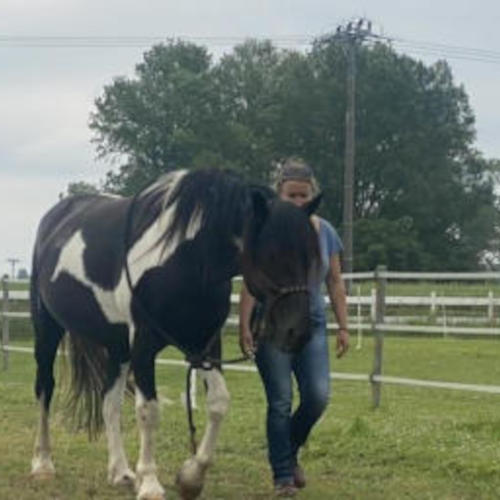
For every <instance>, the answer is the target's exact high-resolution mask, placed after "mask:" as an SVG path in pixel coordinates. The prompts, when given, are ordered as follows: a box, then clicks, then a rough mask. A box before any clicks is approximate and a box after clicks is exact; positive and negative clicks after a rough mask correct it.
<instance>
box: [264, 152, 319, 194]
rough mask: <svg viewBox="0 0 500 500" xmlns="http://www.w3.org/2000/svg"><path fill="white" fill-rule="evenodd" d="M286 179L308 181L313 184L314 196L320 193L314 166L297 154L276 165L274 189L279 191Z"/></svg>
mask: <svg viewBox="0 0 500 500" xmlns="http://www.w3.org/2000/svg"><path fill="white" fill-rule="evenodd" d="M286 181H299V182H308V183H309V184H310V185H311V188H312V194H313V196H315V195H317V194H318V193H319V184H318V181H317V180H316V177H314V172H313V170H312V168H311V167H310V166H309V165H308V164H307V163H306V162H305V161H304V160H303V159H302V158H299V157H297V156H291V157H289V158H287V159H286V160H285V161H284V162H282V163H278V164H277V165H276V170H275V174H274V179H273V183H272V186H273V188H274V190H275V191H276V192H277V193H279V192H280V191H281V188H282V187H283V184H284V183H285V182H286Z"/></svg>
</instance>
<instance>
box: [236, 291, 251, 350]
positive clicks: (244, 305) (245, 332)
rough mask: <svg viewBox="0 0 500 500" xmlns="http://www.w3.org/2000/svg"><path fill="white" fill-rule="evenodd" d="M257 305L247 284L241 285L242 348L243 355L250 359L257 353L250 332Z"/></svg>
mask: <svg viewBox="0 0 500 500" xmlns="http://www.w3.org/2000/svg"><path fill="white" fill-rule="evenodd" d="M254 305H255V298H254V297H253V296H252V295H251V294H250V292H249V291H248V288H247V287H246V285H245V282H243V283H242V285H241V292H240V313H239V316H240V321H239V326H240V348H241V351H242V352H243V354H245V355H246V356H248V357H249V358H251V357H253V355H254V353H255V344H254V339H253V335H252V331H251V330H250V317H251V315H252V310H253V307H254Z"/></svg>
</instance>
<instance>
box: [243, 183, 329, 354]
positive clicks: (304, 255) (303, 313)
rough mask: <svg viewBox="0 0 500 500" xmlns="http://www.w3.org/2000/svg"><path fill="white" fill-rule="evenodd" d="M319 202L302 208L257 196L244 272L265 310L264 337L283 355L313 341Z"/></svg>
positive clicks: (262, 193) (263, 194) (256, 192)
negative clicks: (311, 299) (311, 301)
mask: <svg viewBox="0 0 500 500" xmlns="http://www.w3.org/2000/svg"><path fill="white" fill-rule="evenodd" d="M320 198H321V196H317V197H316V198H315V199H313V200H312V201H311V202H310V203H308V204H307V205H306V206H304V207H301V208H298V207H296V206H295V205H293V204H292V203H289V202H284V201H281V200H279V199H278V198H277V197H275V196H273V197H271V195H270V194H269V193H268V192H265V191H262V190H254V191H253V192H252V208H253V210H252V218H251V221H250V223H249V225H248V227H247V230H246V233H245V238H244V254H243V274H244V279H245V283H246V285H247V287H248V289H249V291H250V293H251V294H252V295H253V296H255V297H256V298H257V299H258V300H259V301H260V302H261V303H262V304H263V306H264V309H263V322H262V328H261V331H260V333H259V335H260V337H261V338H267V339H268V340H269V341H271V342H272V343H273V344H274V345H276V346H277V347H278V348H279V349H281V350H283V351H297V350H299V349H300V348H301V347H302V346H303V345H304V344H305V343H306V342H307V340H308V339H309V337H310V324H309V323H310V320H309V318H310V314H309V292H308V289H309V286H310V283H311V282H312V281H314V279H315V273H317V271H318V266H319V245H318V236H317V233H316V231H315V229H314V227H313V225H312V223H311V221H310V215H311V214H312V213H313V212H314V211H315V210H316V208H317V207H318V205H319V202H320Z"/></svg>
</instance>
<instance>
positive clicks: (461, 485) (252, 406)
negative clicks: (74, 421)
mask: <svg viewBox="0 0 500 500" xmlns="http://www.w3.org/2000/svg"><path fill="white" fill-rule="evenodd" d="M353 343H354V342H353ZM225 350H226V354H227V355H228V356H231V355H232V354H234V353H235V351H236V345H235V337H234V335H227V337H226V339H225ZM163 356H165V357H178V355H177V354H175V353H174V351H173V350H166V351H165V352H164V353H163ZM499 359H500V342H499V341H495V340H485V339H474V340H472V339H456V338H453V337H450V338H445V339H443V338H398V337H390V338H387V339H386V342H385V351H384V373H385V374H387V375H400V376H406V377H413V378H421V379H430V380H446V381H456V382H464V383H481V384H500V363H499ZM10 361H11V363H10V368H9V370H8V371H7V372H0V429H1V431H0V499H19V500H25V499H26V500H31V499H33V500H34V499H37V500H38V499H51V500H52V499H54V500H55V499H57V500H63V499H64V500H66V499H68V500H69V499H76V500H78V499H91V498H92V499H117V498H129V499H133V498H134V494H133V492H131V491H128V490H123V489H118V490H116V489H114V488H112V487H110V486H108V485H107V484H106V459H107V457H106V449H105V440H104V438H103V437H101V438H100V439H99V440H98V441H97V442H92V443H89V442H88V441H87V438H86V435H85V434H83V433H76V434H75V433H73V432H71V431H70V430H69V429H68V428H67V426H66V425H65V423H64V420H63V418H62V416H61V412H60V410H59V409H60V406H61V405H60V404H59V402H58V400H57V398H56V401H55V404H54V412H53V418H52V429H53V455H54V461H55V465H56V468H57V477H56V479H55V481H52V482H50V483H46V484H38V483H33V482H31V481H30V479H29V464H30V457H31V451H32V445H33V441H34V437H35V432H36V422H37V408H36V404H35V402H34V400H33V397H32V391H31V386H32V382H33V370H34V364H33V361H32V357H31V356H30V355H26V354H15V353H12V354H11V359H10ZM371 365H372V344H371V339H370V338H367V339H366V343H365V345H364V347H363V349H362V350H361V351H356V350H352V351H351V352H350V353H349V355H348V357H346V358H345V359H343V360H341V361H337V360H335V359H333V357H332V369H333V370H335V371H344V372H358V373H368V372H369V371H370V370H371ZM157 380H158V385H159V393H160V395H161V401H162V418H161V424H160V428H159V431H158V451H157V458H158V466H159V474H160V479H161V481H162V482H163V484H164V485H165V487H166V489H167V496H168V497H170V498H176V497H177V495H176V493H175V489H174V485H173V483H174V478H175V473H176V471H177V470H178V468H179V467H180V465H181V463H182V462H183V461H184V459H185V458H186V457H187V456H188V454H189V451H188V450H189V448H188V432H187V423H186V417H185V412H184V409H183V407H182V405H181V402H180V393H181V391H182V390H183V389H184V370H183V369H182V368H179V367H167V366H158V368H157ZM226 380H227V383H228V387H229V390H230V392H231V395H232V403H231V409H230V412H229V414H228V416H227V418H226V421H225V423H224V426H223V430H222V434H221V437H220V440H219V446H218V451H217V455H216V460H215V464H214V466H213V467H212V468H211V470H210V471H209V474H208V478H207V482H206V487H205V490H204V492H203V498H205V499H264V498H270V497H272V488H271V482H270V475H269V471H268V465H267V460H266V444H265V438H264V421H265V402H264V395H263V391H262V389H261V385H260V381H259V379H258V376H257V375H254V374H249V373H237V372H232V371H227V373H226ZM202 400H203V394H202V393H201V391H200V393H199V402H200V403H201V402H202ZM196 419H197V423H198V428H199V429H201V428H202V427H203V420H204V411H197V412H196ZM123 429H124V433H125V435H126V438H127V439H126V443H127V449H128V452H129V456H130V458H131V461H132V462H134V461H135V460H136V458H137V436H136V430H135V422H134V417H133V411H132V403H131V402H130V401H127V402H126V404H125V416H124V420H123ZM199 432H200V431H199ZM302 462H303V465H304V467H305V469H306V472H307V476H308V480H309V485H308V487H307V488H306V490H305V491H304V492H302V493H300V495H299V497H298V498H302V499H318V500H319V499H374V500H377V499H401V498H411V499H436V500H437V499H478V498H479V499H482V498H484V499H494V498H499V497H500V396H494V395H485V394H478V393H470V392H458V391H447V390H438V389H417V388H411V387H398V386H389V385H386V386H384V388H383V394H382V405H381V407H380V408H379V409H378V410H376V411H374V410H373V409H372V408H371V391H370V387H369V385H368V384H366V383H360V382H345V381H334V383H333V394H332V401H331V404H330V406H329V408H328V410H327V412H326V414H325V416H324V418H323V419H322V421H321V423H320V424H319V425H318V426H317V427H316V428H315V429H314V432H313V434H312V437H311V439H310V441H309V443H308V445H307V447H306V449H305V450H304V452H303V454H302Z"/></svg>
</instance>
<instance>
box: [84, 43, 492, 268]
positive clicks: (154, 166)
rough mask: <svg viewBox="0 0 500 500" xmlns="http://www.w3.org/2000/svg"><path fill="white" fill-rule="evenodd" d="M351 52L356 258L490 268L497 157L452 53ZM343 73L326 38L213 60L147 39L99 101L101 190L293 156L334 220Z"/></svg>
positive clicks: (259, 46)
mask: <svg viewBox="0 0 500 500" xmlns="http://www.w3.org/2000/svg"><path fill="white" fill-rule="evenodd" d="M358 61H359V67H358V70H359V71H358V78H357V81H358V98H357V103H358V108H357V114H358V115H357V118H356V121H357V151H356V175H355V179H356V185H355V220H356V221H357V222H356V223H355V232H354V247H355V260H354V266H355V268H356V269H370V268H373V266H374V265H376V264H377V263H385V264H387V265H388V267H389V268H392V269H436V270H437V269H473V268H475V267H477V266H478V265H479V263H486V262H489V265H491V262H494V257H492V256H493V255H495V244H496V242H497V241H498V239H499V238H498V234H497V232H496V231H497V229H496V228H498V227H499V224H498V216H499V203H498V198H497V195H496V194H495V190H494V186H495V183H496V182H497V181H498V172H499V167H498V162H495V161H488V160H486V159H484V158H483V157H482V156H481V154H480V153H478V152H477V151H475V150H474V147H473V141H474V138H475V129H474V116H473V113H472V110H471V109H470V106H469V102H468V98H467V94H466V92H465V90H464V89H463V87H461V86H457V85H456V84H455V83H454V81H453V75H452V72H451V70H450V68H449V66H448V65H447V64H446V62H443V61H439V62H437V63H435V64H433V65H429V66H427V65H424V64H423V63H422V62H420V61H417V60H415V59H412V58H410V57H407V56H404V55H400V54H397V53H396V52H395V51H394V50H393V49H392V48H391V47H390V46H389V45H387V44H382V43H377V44H375V45H373V46H370V47H366V46H363V47H359V48H358ZM345 72H346V61H345V55H344V53H343V51H342V47H341V46H339V45H338V44H336V43H334V42H329V43H324V42H320V41H318V42H316V43H315V44H314V45H313V48H312V50H311V51H310V52H309V53H307V54H301V53H298V52H294V51H284V50H279V49H277V48H276V47H274V46H273V45H272V43H270V42H256V41H248V42H245V43H244V44H242V45H239V46H237V47H235V48H234V50H233V51H232V52H231V53H230V54H228V55H226V56H224V57H222V58H221V60H220V61H218V62H217V63H216V64H213V63H212V61H211V59H210V56H209V55H208V53H207V52H206V49H204V48H202V47H198V46H196V45H193V44H189V43H182V42H168V43H166V44H162V45H158V46H155V47H153V48H152V49H151V50H149V51H148V52H146V54H145V55H144V60H143V62H141V63H140V64H138V65H137V67H136V77H135V78H134V79H125V78H117V79H115V80H114V81H113V83H112V84H110V85H108V86H106V87H105V89H104V92H103V95H102V96H101V97H99V98H98V99H97V100H96V109H95V111H94V113H93V114H92V117H91V124H90V126H91V128H92V130H93V132H94V141H95V143H96V144H97V148H98V153H99V154H100V155H101V156H104V157H109V158H119V159H121V160H122V165H121V167H120V169H119V170H118V171H114V172H111V173H109V174H108V177H107V182H106V187H107V188H108V189H111V190H113V191H116V192H120V193H123V194H130V193H134V192H136V191H137V190H139V189H140V188H142V187H143V186H145V185H146V184H147V183H149V182H151V181H152V180H154V179H156V178H157V177H158V176H159V174H161V173H163V172H167V171H169V170H172V169H174V168H178V167H186V168H197V167H199V166H203V165H216V166H220V167H231V168H234V169H237V170H239V171H241V172H242V173H243V174H244V175H246V176H247V177H248V178H250V179H253V180H256V181H260V182H268V181H269V177H270V172H271V170H272V165H273V162H275V161H276V160H279V159H280V158H283V157H285V156H288V155H292V154H293V155H300V156H302V157H304V158H305V159H306V160H307V161H308V162H310V163H311V164H312V165H313V166H314V168H315V171H316V173H317V175H318V177H319V180H320V184H321V185H322V187H323V190H324V192H325V201H324V203H323V206H322V213H323V214H324V215H325V216H326V217H327V218H328V219H330V220H332V221H333V222H334V224H335V225H336V226H337V227H340V223H341V220H342V179H343V158H344V110H345V80H346V79H345ZM492 259H493V260H492Z"/></svg>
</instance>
